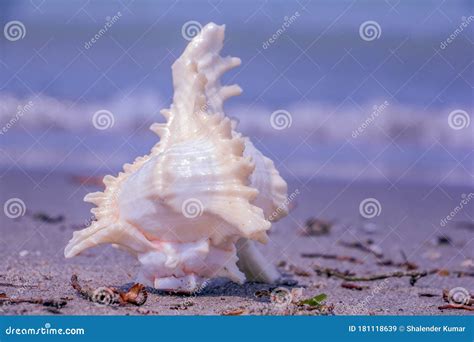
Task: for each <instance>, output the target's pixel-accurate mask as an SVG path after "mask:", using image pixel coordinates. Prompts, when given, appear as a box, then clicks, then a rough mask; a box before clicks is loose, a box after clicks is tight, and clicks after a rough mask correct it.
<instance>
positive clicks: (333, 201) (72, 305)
mask: <svg viewBox="0 0 474 342" xmlns="http://www.w3.org/2000/svg"><path fill="white" fill-rule="evenodd" d="M2 175H3V176H2V177H1V178H0V189H1V191H0V196H1V197H0V200H1V203H2V204H3V203H5V201H7V200H8V199H9V198H13V197H17V198H21V199H22V200H23V201H24V203H25V204H26V208H27V213H26V215H25V216H23V217H20V218H18V219H11V218H8V217H7V216H5V215H3V214H2V215H0V225H1V229H0V233H1V235H0V260H1V262H0V283H1V284H0V293H2V292H3V293H5V294H6V295H7V296H9V297H12V298H26V297H35V298H36V297H38V298H43V299H52V298H55V299H59V298H64V299H65V300H66V301H67V305H66V306H64V307H63V308H61V309H59V310H53V311H54V312H53V311H51V309H50V308H48V307H45V306H43V305H40V304H14V305H13V304H12V305H6V304H5V305H3V306H2V305H0V314H5V315H22V314H26V315H42V314H52V313H56V314H59V313H61V314H67V315H141V314H160V315H219V314H222V312H223V311H226V310H236V309H240V308H243V309H244V310H245V312H244V313H248V314H256V315H259V314H285V313H292V314H318V310H313V311H308V310H296V311H288V310H287V309H285V308H281V307H277V306H275V304H274V303H272V302H271V301H269V300H268V299H265V298H256V296H255V292H256V291H257V290H268V289H269V290H271V289H272V288H274V286H272V285H266V284H244V285H237V284H233V283H229V282H225V281H223V280H217V281H215V282H212V283H211V284H210V286H209V287H208V288H206V289H205V290H203V291H201V292H200V293H198V294H195V295H192V296H183V295H169V294H164V293H158V292H155V291H150V292H149V295H148V300H147V302H146V303H145V305H143V306H142V307H140V308H137V307H136V306H133V305H126V306H99V305H97V304H94V303H92V302H90V301H88V300H86V299H84V298H82V297H80V296H79V295H78V294H77V293H76V291H75V290H74V289H73V288H72V287H71V285H70V278H71V275H72V274H77V276H78V277H79V281H80V282H81V283H82V284H83V285H88V286H91V287H99V286H116V287H122V288H126V287H127V286H129V285H130V284H131V283H133V281H134V276H135V271H136V269H137V267H136V266H137V262H136V260H134V259H133V258H132V257H131V256H129V255H128V254H127V253H125V252H123V251H120V250H117V249H114V248H112V247H111V246H101V247H97V248H95V249H91V250H88V251H86V252H84V253H83V254H82V255H81V256H78V257H75V258H73V259H67V260H66V259H65V258H64V256H63V250H64V247H65V245H66V243H67V241H68V240H69V239H70V238H71V236H72V233H73V231H74V230H75V229H78V227H79V226H83V225H86V224H88V222H89V221H90V219H91V214H90V213H89V210H90V208H91V207H90V205H89V204H87V203H84V202H83V201H82V198H83V196H84V195H85V194H86V193H88V192H91V191H97V190H98V189H99V188H97V187H95V186H91V185H81V184H79V183H78V182H76V181H73V179H72V175H71V174H61V173H50V174H45V173H31V172H28V173H25V172H21V171H2ZM95 176H98V175H95ZM390 186H391V185H390V184H389V183H383V184H382V183H380V184H376V183H364V182H349V181H347V182H346V181H326V180H316V181H313V182H311V183H308V184H304V183H303V182H299V181H293V182H290V191H289V192H290V193H291V192H293V191H296V190H298V191H297V192H298V193H299V194H297V195H296V196H295V199H294V200H293V202H292V205H294V206H295V209H294V210H293V211H292V212H291V214H290V216H289V217H287V218H285V219H284V220H282V221H280V222H278V223H277V224H275V225H274V227H273V228H272V232H271V234H270V242H269V243H268V245H266V246H262V248H261V249H262V250H263V252H264V253H265V254H266V255H267V257H268V258H270V259H271V260H272V261H273V263H274V264H279V265H283V264H286V266H283V267H280V270H281V271H282V272H283V273H284V277H285V278H287V279H293V280H296V281H297V282H298V284H297V285H295V286H296V287H302V288H304V290H303V297H304V298H308V297H311V296H314V295H317V294H320V293H325V294H327V299H326V303H327V304H331V305H334V310H333V312H334V314H338V315H341V314H362V315H367V314H374V315H440V314H445V315H465V314H469V313H470V312H468V311H464V310H443V311H441V310H439V309H438V306H440V305H443V304H446V303H445V302H444V301H443V299H442V297H441V296H440V295H441V294H442V290H443V289H452V288H455V287H462V288H465V289H467V290H470V291H471V292H472V291H473V290H474V277H472V276H462V277H457V276H455V275H454V274H453V273H452V272H453V271H466V272H468V271H470V272H474V270H473V269H472V268H471V269H469V267H467V266H466V260H467V259H474V248H473V247H474V239H473V237H474V230H472V221H470V222H471V226H462V225H460V224H449V225H448V226H446V227H442V226H441V225H440V219H441V218H442V217H444V216H446V215H448V214H449V212H450V211H451V210H453V208H454V207H455V206H456V205H458V204H459V202H460V200H461V194H463V193H469V192H472V191H466V189H465V188H462V187H455V186H439V187H437V188H433V186H428V185H426V186H422V185H413V184H395V186H394V187H392V188H390ZM468 190H469V189H468ZM471 190H472V189H471ZM365 198H376V199H377V200H378V201H379V202H380V204H381V212H380V215H379V216H377V217H375V218H373V219H370V220H365V221H363V220H362V218H361V216H360V214H359V203H360V202H361V201H362V200H363V199H365ZM38 214H45V215H43V217H41V215H38ZM60 215H63V218H64V219H63V220H61V219H60V218H59V219H58V221H61V222H56V223H51V222H49V223H48V222H46V221H47V219H46V220H45V217H47V216H49V217H50V218H53V221H54V218H55V217H56V218H57V217H58V216H60ZM469 215H470V216H471V217H472V203H471V204H469V206H467V207H465V208H464V209H463V211H462V212H459V213H458V214H457V215H456V217H455V218H454V220H455V221H457V222H458V223H459V222H463V221H469ZM309 217H316V218H320V219H324V220H328V221H331V222H333V224H332V228H331V230H330V232H329V234H326V235H322V236H306V235H304V234H303V232H304V231H305V230H304V226H305V221H306V220H307V219H308V218H309ZM469 227H471V228H469ZM371 230H374V232H372V233H369V231H371ZM444 234H445V235H447V236H448V237H449V238H450V241H447V243H444V244H443V243H441V244H440V243H439V241H438V240H439V236H441V235H444ZM367 239H372V240H373V241H374V244H375V245H376V248H378V247H380V249H381V251H382V252H383V254H384V257H383V258H377V257H376V256H375V255H373V254H371V253H369V252H365V251H361V250H357V249H354V248H349V247H347V246H343V245H341V242H348V243H350V242H355V241H360V242H364V241H366V240H367ZM441 242H443V241H441ZM401 251H403V253H404V254H405V255H406V257H407V259H408V260H409V261H410V262H412V263H415V264H417V265H418V266H419V268H418V270H416V271H420V270H431V269H436V268H438V269H444V270H446V271H449V272H451V273H450V274H449V275H448V274H447V272H446V271H444V275H443V272H441V273H442V275H439V274H433V275H429V276H426V277H423V278H421V279H419V280H418V281H417V282H416V284H415V285H414V286H411V285H410V284H409V278H407V277H402V278H389V279H387V280H378V281H368V282H352V283H357V284H360V285H365V286H368V287H369V288H367V289H363V290H361V291H357V290H350V289H346V288H342V287H341V283H342V282H343V281H342V280H340V279H337V278H334V277H331V278H328V277H326V276H325V275H318V274H317V273H316V272H315V271H314V270H313V268H314V267H315V266H316V265H318V266H320V267H333V268H334V267H335V268H338V269H339V270H341V271H345V270H350V271H352V272H354V273H356V274H357V275H367V274H375V273H377V274H378V273H387V272H392V271H397V270H404V269H403V268H401V267H390V266H380V265H377V262H380V261H381V260H387V259H391V260H393V261H396V262H403V258H402V254H401V253H402V252H401ZM302 253H322V254H324V253H326V254H333V255H338V256H352V257H355V258H357V259H358V260H359V261H361V262H362V263H360V264H355V263H351V262H347V261H336V260H329V259H322V258H303V257H301V254H302ZM463 262H464V264H462V263H463ZM289 265H295V266H297V268H298V269H299V271H296V272H295V268H294V267H290V266H289ZM471 267H472V266H471ZM302 271H305V272H307V273H308V274H307V275H305V274H304V273H305V272H302ZM295 273H298V274H300V275H296V274H295ZM287 287H288V286H287ZM422 293H429V294H433V295H434V296H433V297H424V296H420V294H422ZM285 310H286V311H285Z"/></svg>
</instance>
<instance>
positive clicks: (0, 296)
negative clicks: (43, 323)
mask: <svg viewBox="0 0 474 342" xmlns="http://www.w3.org/2000/svg"><path fill="white" fill-rule="evenodd" d="M22 303H29V304H41V305H43V306H47V307H53V308H56V309H60V308H62V307H64V306H66V304H67V301H65V300H62V299H59V300H58V299H43V298H10V297H8V296H7V295H6V294H5V293H0V305H2V304H22Z"/></svg>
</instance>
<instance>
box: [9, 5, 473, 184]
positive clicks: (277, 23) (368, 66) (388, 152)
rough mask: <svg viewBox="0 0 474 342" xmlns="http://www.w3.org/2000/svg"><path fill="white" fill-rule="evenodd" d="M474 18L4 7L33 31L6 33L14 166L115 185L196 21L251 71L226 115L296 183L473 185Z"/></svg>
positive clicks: (469, 14)
mask: <svg viewBox="0 0 474 342" xmlns="http://www.w3.org/2000/svg"><path fill="white" fill-rule="evenodd" d="M473 15H474V5H473V2H472V1H468V0H458V1H457V0H454V1H449V2H447V1H428V0H424V1H417V2H414V1H409V0H402V1H399V2H392V1H375V0H374V1H345V0H333V1H328V0H325V1H315V0H313V1H303V0H301V1H246V0H244V1H222V2H219V1H179V2H175V1H139V0H136V1H97V2H89V1H68V2H63V1H59V0H54V1H51V0H44V1H2V2H1V3H0V26H2V27H4V25H6V24H7V23H8V22H10V21H13V20H16V21H20V22H21V23H22V24H23V25H24V31H25V35H24V37H23V38H22V39H19V40H15V41H10V40H8V39H6V36H5V34H4V36H0V128H1V129H2V130H1V131H0V166H1V167H2V168H3V169H5V170H11V169H18V168H19V169H24V170H26V171H27V170H29V169H43V170H52V171H56V170H58V171H59V170H63V171H64V170H68V171H69V170H70V171H74V172H87V173H90V174H102V173H104V172H112V173H115V172H117V171H118V170H119V169H120V167H121V165H122V164H123V163H124V162H129V161H131V160H133V159H134V158H135V157H136V156H138V155H143V154H145V153H147V152H148V151H149V149H150V148H151V146H153V144H155V143H156V142H157V137H156V136H155V135H154V134H153V133H151V132H150V131H149V130H148V127H149V126H150V124H151V123H153V122H156V121H163V118H161V116H160V114H159V110H160V109H161V108H165V107H168V106H169V104H170V102H171V96H172V79H171V70H170V66H171V64H172V63H173V61H174V60H175V59H176V58H177V57H178V56H179V55H180V53H181V52H182V50H183V49H184V47H185V46H186V44H187V43H188V41H187V40H186V39H184V37H183V25H185V24H186V23H189V22H190V21H193V22H194V21H195V22H198V23H200V24H201V25H204V24H205V23H207V22H210V21H214V22H216V23H218V24H226V42H225V47H224V54H229V55H232V56H238V57H240V58H241V59H242V65H241V66H240V67H239V68H236V69H234V70H232V71H231V72H229V73H228V74H227V75H225V77H224V79H223V83H238V84H239V85H240V86H241V87H242V88H243V89H244V93H243V94H242V95H241V96H239V97H236V98H232V99H230V100H229V101H228V103H227V106H226V112H227V114H228V115H229V116H231V117H233V118H235V119H237V120H238V121H239V130H240V131H242V132H243V133H244V134H246V135H248V136H250V137H251V139H252V141H254V143H255V144H256V145H257V146H258V147H259V148H260V149H261V150H262V151H263V152H264V153H265V154H267V155H268V156H269V157H271V158H272V159H274V160H275V163H276V164H277V167H278V168H279V169H280V170H281V172H282V173H283V175H284V176H285V177H290V178H294V179H296V180H298V181H300V182H307V181H309V180H313V179H315V178H343V179H354V180H362V179H369V180H382V181H387V182H390V183H391V184H392V185H396V184H397V183H398V182H405V181H415V182H428V183H434V184H438V183H457V184H466V185H472V175H473V171H472V170H473V155H472V147H473V127H474V124H471V123H470V121H471V118H472V114H473V113H474V105H473V98H474V97H473V95H474V94H473V87H474V60H473V59H474V58H473V57H474V35H473V33H474V17H473ZM366 22H370V23H372V24H371V27H372V28H374V30H375V38H374V37H373V36H370V32H369V31H368V32H365V33H364V31H362V33H361V26H363V23H366ZM374 22H375V24H373V23H374ZM107 23H109V24H110V25H109V26H108V27H107V30H106V32H103V33H100V32H101V31H100V30H101V29H104V27H105V26H106V24H107ZM374 25H375V26H374ZM369 26H370V25H369ZM97 34H99V38H98V39H96V42H94V43H91V39H92V37H94V36H95V35H97ZM448 39H449V41H448ZM100 110H106V111H108V112H107V113H111V117H112V121H113V125H112V124H111V122H108V123H107V122H106V123H105V124H106V125H107V127H108V126H110V127H108V128H107V129H104V130H100V129H97V128H96V127H95V126H94V124H93V123H94V120H93V117H94V114H95V113H96V112H98V111H100ZM275 112H276V114H274V115H273V116H272V113H275ZM451 113H453V114H451ZM450 114H451V116H450ZM275 117H278V118H279V120H281V121H275V120H272V118H275ZM453 117H455V118H457V120H456V121H453ZM108 118H109V119H110V117H108ZM458 120H460V121H458ZM456 123H457V125H458V126H456ZM272 124H273V125H272ZM278 125H280V126H278ZM275 126H276V128H275ZM453 127H454V128H453Z"/></svg>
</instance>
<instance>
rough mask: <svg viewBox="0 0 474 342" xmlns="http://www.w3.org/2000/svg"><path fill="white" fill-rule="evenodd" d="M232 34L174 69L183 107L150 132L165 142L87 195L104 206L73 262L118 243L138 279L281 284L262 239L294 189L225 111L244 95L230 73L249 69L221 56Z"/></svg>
mask: <svg viewBox="0 0 474 342" xmlns="http://www.w3.org/2000/svg"><path fill="white" fill-rule="evenodd" d="M224 30H225V27H224V26H218V25H216V24H214V23H210V24H208V25H206V26H205V27H204V28H203V29H202V30H201V32H200V33H199V34H198V35H197V36H196V37H194V39H193V40H192V41H191V42H190V43H189V45H188V46H187V48H186V49H185V51H184V53H183V54H182V55H181V57H180V58H178V59H177V60H176V62H175V63H174V64H173V66H172V73H173V85H174V89H175V92H174V96H173V103H172V105H171V107H170V109H164V110H162V111H161V113H162V114H163V116H164V117H165V118H166V123H164V124H161V123H155V124H153V125H152V126H151V127H150V128H151V130H152V131H153V132H155V133H156V134H157V135H159V136H160V141H159V142H158V143H157V144H156V145H155V146H154V147H153V148H152V150H151V152H150V154H148V155H145V156H143V157H138V158H137V159H136V160H135V161H134V162H133V163H132V164H125V165H124V167H123V170H124V171H123V172H120V173H119V174H118V176H117V177H113V176H106V177H104V184H105V186H106V187H105V190H104V191H103V192H94V193H90V194H88V195H87V196H86V197H85V198H84V200H85V201H86V202H91V203H93V204H95V205H96V206H97V207H96V208H94V209H92V210H91V212H92V213H93V214H94V215H95V217H96V219H97V221H95V222H94V223H93V224H92V225H91V226H90V227H88V228H86V229H84V230H81V231H77V232H74V235H73V238H72V239H71V241H70V242H69V244H68V245H67V246H66V249H65V256H66V257H67V258H70V257H73V256H75V255H77V254H79V253H80V252H82V251H83V250H85V249H87V248H90V247H94V246H97V245H99V244H104V243H110V244H114V245H116V246H118V247H121V248H123V249H125V250H127V251H128V252H130V253H132V254H133V255H134V256H136V257H137V259H138V260H139V262H140V264H141V268H140V272H139V275H138V281H140V282H142V283H144V284H145V285H148V286H153V287H155V288H157V289H161V290H171V291H180V292H192V291H197V290H199V289H201V288H202V287H203V286H205V285H206V284H207V281H208V280H209V279H211V278H216V277H226V278H229V279H231V280H232V281H235V282H238V283H242V282H244V281H245V280H246V279H250V280H257V281H267V282H272V281H275V280H276V278H278V276H279V275H278V273H277V271H276V270H275V268H274V266H272V265H271V264H270V263H268V262H266V261H265V260H264V258H263V257H262V255H261V254H260V252H259V251H258V249H257V248H256V246H255V245H254V244H253V241H252V240H254V241H258V242H262V243H265V242H266V241H267V239H268V236H267V231H268V230H269V229H270V226H271V222H270V220H269V219H267V218H269V217H271V218H272V219H277V218H279V217H281V216H284V215H286V214H287V210H288V208H287V207H286V197H287V185H286V183H285V181H284V180H283V179H282V178H281V177H280V175H279V173H278V171H277V170H276V169H275V166H274V164H273V162H272V161H271V160H270V159H269V158H267V157H265V156H263V155H262V153H261V152H260V151H258V150H257V149H256V148H255V146H254V145H253V144H252V143H251V142H250V140H249V139H248V138H245V137H243V136H242V135H241V134H240V133H237V132H236V131H235V123H234V122H233V121H232V120H230V119H229V118H227V117H226V116H225V114H224V111H223V104H224V101H225V100H226V99H227V98H229V97H231V96H236V95H239V94H240V93H241V89H240V87H239V86H237V85H231V86H222V85H221V84H220V77H221V75H222V74H223V73H224V72H226V71H227V70H229V69H232V68H234V67H236V66H238V65H240V59H239V58H235V57H221V56H220V55H219V53H220V51H221V49H222V46H223V41H224ZM275 213H277V214H276V215H275ZM237 252H238V254H237ZM239 259H240V260H239ZM237 263H238V264H237ZM237 265H239V266H240V268H241V269H242V271H244V272H245V274H244V273H243V272H242V271H241V270H240V269H239V266H237ZM246 275H247V278H246Z"/></svg>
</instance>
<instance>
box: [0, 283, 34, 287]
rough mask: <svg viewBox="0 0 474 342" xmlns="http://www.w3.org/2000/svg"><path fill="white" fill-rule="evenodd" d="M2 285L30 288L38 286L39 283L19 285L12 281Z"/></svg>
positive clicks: (1, 284) (0, 284)
mask: <svg viewBox="0 0 474 342" xmlns="http://www.w3.org/2000/svg"><path fill="white" fill-rule="evenodd" d="M0 286H3V287H23V288H25V287H28V288H33V287H38V285H18V284H12V283H0Z"/></svg>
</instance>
